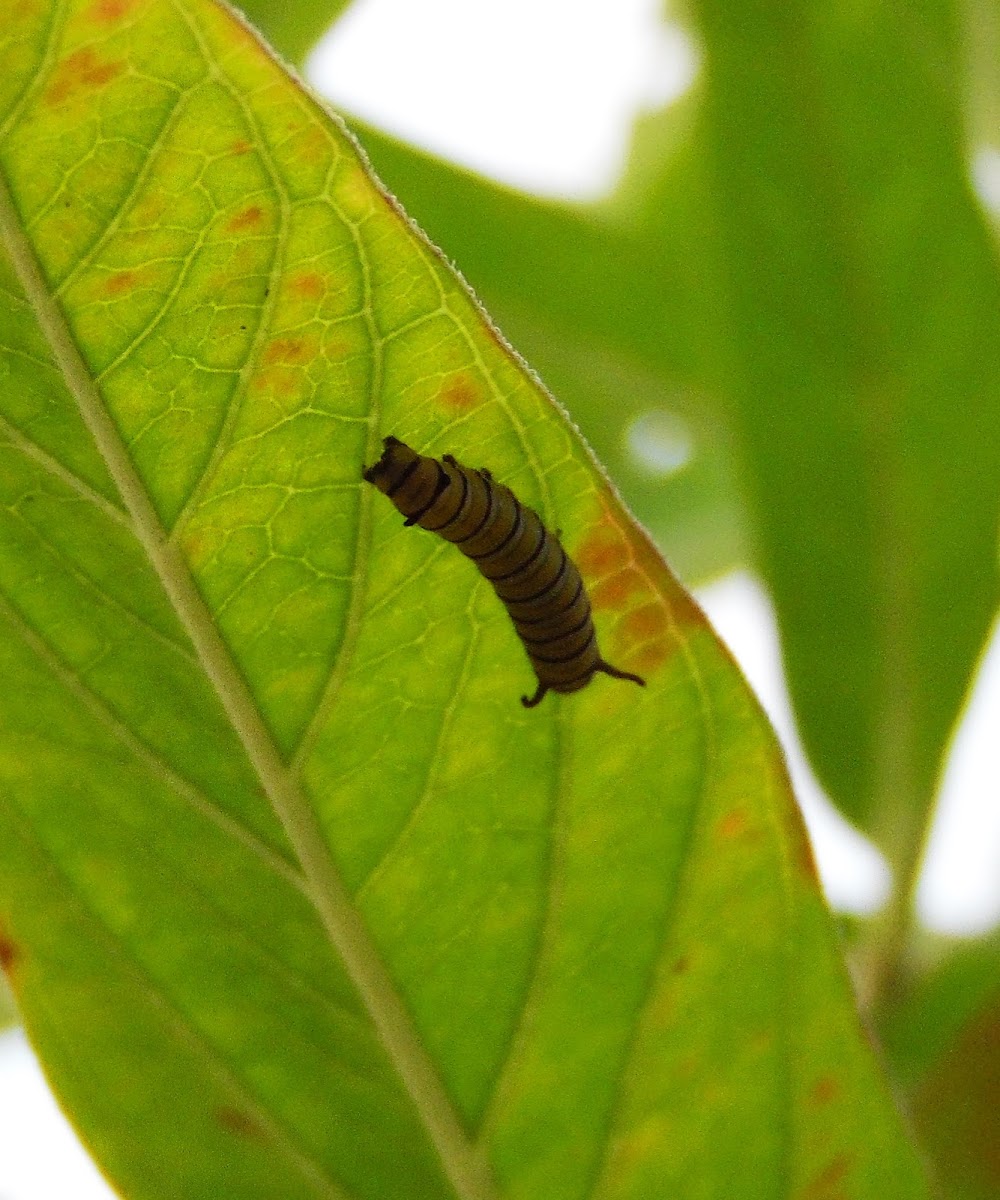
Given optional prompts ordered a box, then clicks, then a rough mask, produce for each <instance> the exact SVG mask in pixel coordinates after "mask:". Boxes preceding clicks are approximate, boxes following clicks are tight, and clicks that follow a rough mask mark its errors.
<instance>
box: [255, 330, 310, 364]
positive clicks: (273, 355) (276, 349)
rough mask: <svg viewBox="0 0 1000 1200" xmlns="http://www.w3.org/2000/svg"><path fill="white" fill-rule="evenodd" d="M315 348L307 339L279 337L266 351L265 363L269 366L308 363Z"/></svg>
mask: <svg viewBox="0 0 1000 1200" xmlns="http://www.w3.org/2000/svg"><path fill="white" fill-rule="evenodd" d="M314 353H315V352H314V350H313V348H312V347H311V346H310V344H309V343H308V341H307V340H306V339H305V338H301V337H279V338H275V339H274V341H273V342H270V343H269V344H268V347H267V349H266V350H265V351H264V362H265V363H266V364H267V365H268V366H272V365H273V364H275V363H284V364H286V365H288V364H294V363H303V362H307V361H308V360H309V359H310V358H312V357H313V354H314Z"/></svg>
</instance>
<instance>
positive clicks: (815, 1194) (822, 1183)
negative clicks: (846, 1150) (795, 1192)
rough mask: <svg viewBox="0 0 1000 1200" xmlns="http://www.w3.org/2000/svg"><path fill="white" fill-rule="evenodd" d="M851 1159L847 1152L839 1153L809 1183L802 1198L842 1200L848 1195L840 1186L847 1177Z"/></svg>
mask: <svg viewBox="0 0 1000 1200" xmlns="http://www.w3.org/2000/svg"><path fill="white" fill-rule="evenodd" d="M849 1168H850V1160H849V1159H848V1157H847V1155H846V1154H838V1155H837V1156H836V1158H834V1159H832V1160H831V1161H830V1162H829V1163H828V1164H827V1165H826V1167H824V1168H823V1170H822V1171H820V1173H819V1174H818V1175H817V1176H816V1178H815V1179H813V1180H812V1182H811V1183H808V1184H807V1185H806V1187H805V1189H804V1190H803V1192H802V1200H842V1198H843V1197H845V1196H846V1193H845V1192H844V1189H843V1188H842V1187H841V1186H840V1185H841V1184H842V1183H843V1182H844V1179H845V1178H846V1177H847V1172H848V1170H849Z"/></svg>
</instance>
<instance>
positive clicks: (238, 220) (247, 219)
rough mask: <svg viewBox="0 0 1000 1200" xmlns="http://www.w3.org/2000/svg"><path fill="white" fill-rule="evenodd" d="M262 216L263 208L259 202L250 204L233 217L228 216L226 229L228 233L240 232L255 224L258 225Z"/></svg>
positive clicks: (251, 227)
mask: <svg viewBox="0 0 1000 1200" xmlns="http://www.w3.org/2000/svg"><path fill="white" fill-rule="evenodd" d="M263 216H264V210H263V209H262V208H261V206H260V205H259V204H250V205H247V207H246V208H244V209H241V211H240V212H238V213H237V214H236V215H235V216H234V217H230V218H229V221H228V223H227V224H226V229H228V230H229V232H230V233H240V232H242V231H243V230H245V229H253V228H254V226H255V225H259V224H260V222H261V218H262V217H263Z"/></svg>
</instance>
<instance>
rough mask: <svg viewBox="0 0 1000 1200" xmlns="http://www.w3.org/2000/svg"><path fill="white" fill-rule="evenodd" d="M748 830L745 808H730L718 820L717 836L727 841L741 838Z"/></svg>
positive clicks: (748, 823)
mask: <svg viewBox="0 0 1000 1200" xmlns="http://www.w3.org/2000/svg"><path fill="white" fill-rule="evenodd" d="M749 828H750V822H749V819H748V818H747V813H746V809H745V808H731V809H730V810H729V812H727V813H725V814H724V815H723V816H722V817H721V818H720V819H719V824H718V830H719V836H720V837H723V838H725V839H726V840H727V841H729V840H732V839H733V838H738V837H743V836H744V834H745V833H746V832H747V830H748V829H749Z"/></svg>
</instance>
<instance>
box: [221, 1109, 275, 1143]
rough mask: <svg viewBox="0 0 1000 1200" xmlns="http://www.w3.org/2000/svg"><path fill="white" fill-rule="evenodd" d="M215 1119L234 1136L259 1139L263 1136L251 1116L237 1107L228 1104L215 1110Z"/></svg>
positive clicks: (253, 1139)
mask: <svg viewBox="0 0 1000 1200" xmlns="http://www.w3.org/2000/svg"><path fill="white" fill-rule="evenodd" d="M215 1119H216V1121H217V1122H218V1123H219V1125H221V1126H222V1128H223V1129H225V1131H226V1132H227V1133H232V1134H235V1135H236V1137H242V1138H248V1139H250V1140H252V1141H259V1140H260V1139H261V1138H262V1137H263V1136H264V1134H263V1130H262V1129H261V1127H260V1126H259V1125H258V1124H257V1122H256V1121H255V1120H254V1119H253V1117H251V1116H249V1115H248V1114H247V1113H245V1112H243V1111H241V1110H240V1109H238V1108H231V1107H230V1106H229V1105H228V1104H227V1105H223V1106H222V1107H221V1108H217V1109H216V1110H215Z"/></svg>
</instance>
